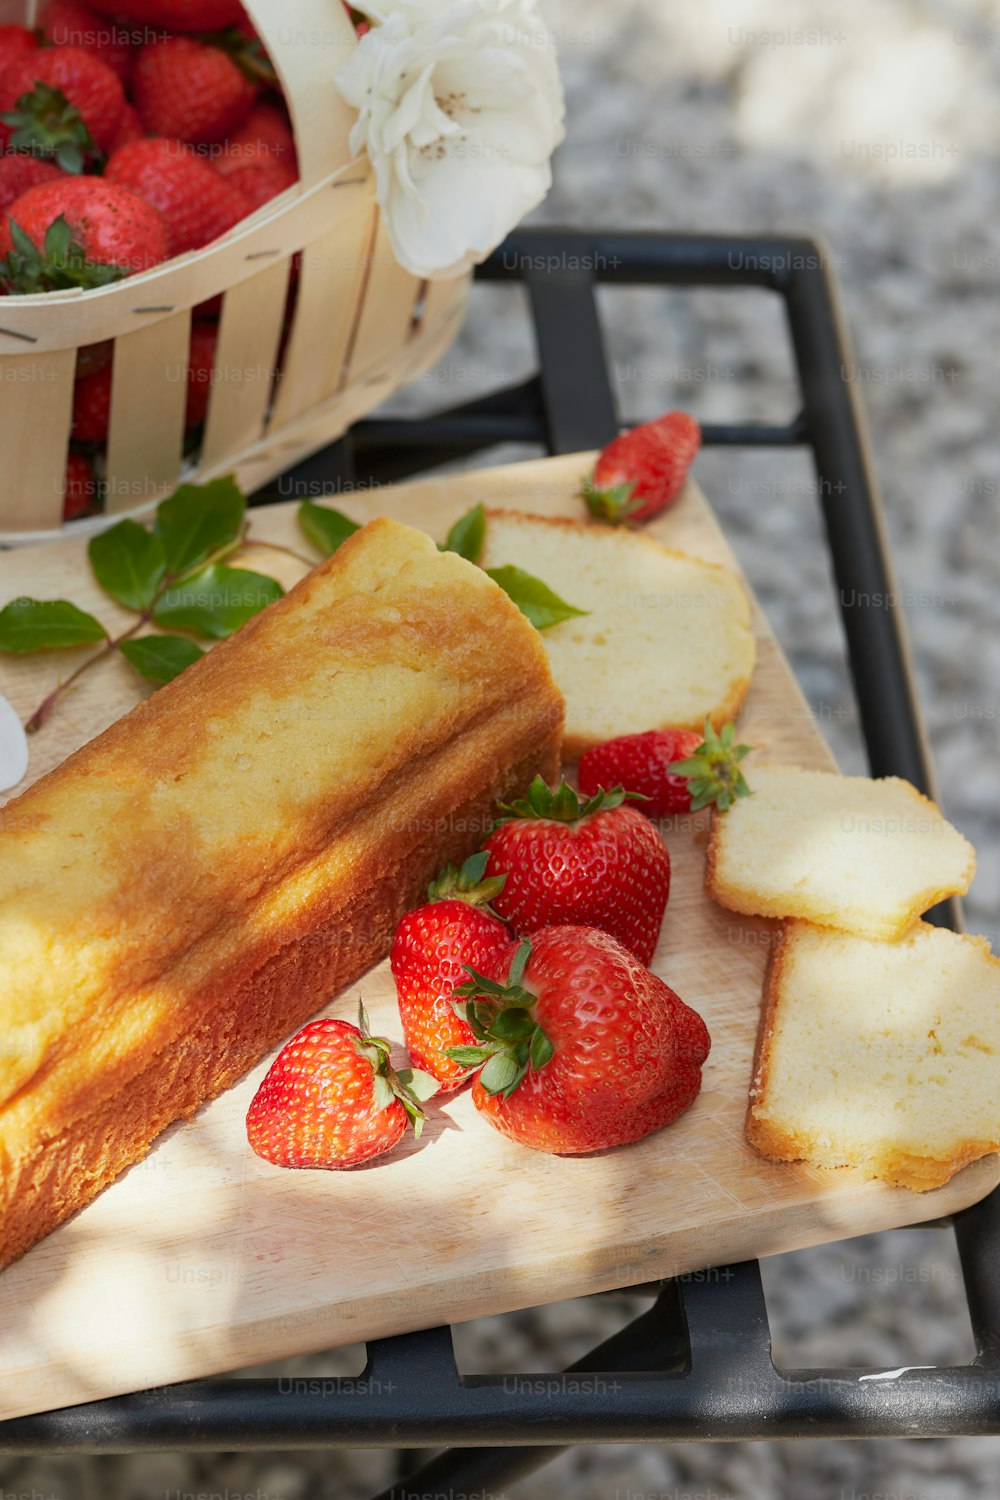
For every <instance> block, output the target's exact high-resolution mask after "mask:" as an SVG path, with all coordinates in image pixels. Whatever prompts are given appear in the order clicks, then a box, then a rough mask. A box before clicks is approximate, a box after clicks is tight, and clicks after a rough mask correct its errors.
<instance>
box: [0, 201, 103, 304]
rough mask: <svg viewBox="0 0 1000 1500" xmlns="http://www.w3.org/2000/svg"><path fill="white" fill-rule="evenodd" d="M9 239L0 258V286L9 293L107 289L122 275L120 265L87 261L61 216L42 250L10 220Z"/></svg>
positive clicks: (47, 231)
mask: <svg viewBox="0 0 1000 1500" xmlns="http://www.w3.org/2000/svg"><path fill="white" fill-rule="evenodd" d="M10 237H11V242H12V246H11V249H10V250H9V251H8V253H7V255H6V257H5V258H3V259H0V285H2V286H4V287H5V288H6V289H7V291H9V292H19V293H22V294H30V293H32V292H61V291H66V290H67V289H69V288H71V287H82V288H83V289H84V290H87V289H89V288H91V287H96V286H109V285H110V284H111V283H112V282H113V281H120V280H121V279H122V277H123V276H124V275H125V271H124V270H123V268H122V267H121V266H108V265H102V264H100V263H99V262H97V261H93V260H88V259H87V256H86V253H85V251H84V248H83V246H82V245H81V244H80V243H79V242H78V241H77V240H75V239H74V238H73V231H72V230H71V229H70V227H69V225H68V224H67V222H66V220H65V219H64V218H63V216H62V214H60V215H59V217H58V219H53V221H52V223H51V224H50V225H49V227H48V229H47V230H46V232H45V244H44V246H43V247H42V249H39V248H38V246H37V245H36V244H35V243H34V241H33V240H32V239H31V238H30V237H29V236H28V235H27V234H25V232H24V230H23V229H22V228H21V226H20V224H18V223H17V222H16V220H14V219H11V220H10Z"/></svg>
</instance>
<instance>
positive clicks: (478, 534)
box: [442, 505, 486, 563]
mask: <svg viewBox="0 0 1000 1500" xmlns="http://www.w3.org/2000/svg"><path fill="white" fill-rule="evenodd" d="M485 541H486V512H485V510H484V509H483V507H482V505H474V506H473V507H472V509H471V510H470V511H466V513H465V515H464V516H462V517H461V518H460V519H459V520H457V521H456V522H455V524H454V526H453V527H452V528H451V530H450V531H449V533H448V537H447V540H446V541H445V544H444V547H443V548H442V550H443V551H444V552H457V553H458V555H459V557H464V558H466V559H467V561H469V562H471V563H477V562H478V561H479V559H480V557H482V555H483V544H484V543H485Z"/></svg>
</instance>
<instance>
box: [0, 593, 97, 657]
mask: <svg viewBox="0 0 1000 1500" xmlns="http://www.w3.org/2000/svg"><path fill="white" fill-rule="evenodd" d="M107 637H108V632H107V631H106V630H105V628H104V626H103V625H102V624H101V622H100V620H95V619H94V616H93V615H88V614H85V613H84V611H83V610H82V609H77V607H76V605H75V604H69V603H68V602H67V601H66V600H65V599H52V600H48V601H45V602H42V601H39V600H38V599H14V600H12V601H11V603H10V604H8V605H7V607H6V609H2V610H0V651H12V652H14V653H15V654H16V655H18V656H27V655H28V654H29V653H31V652H32V651H61V650H65V649H66V648H67V647H69V646H87V645H90V644H92V643H93V642H94V641H104V640H107Z"/></svg>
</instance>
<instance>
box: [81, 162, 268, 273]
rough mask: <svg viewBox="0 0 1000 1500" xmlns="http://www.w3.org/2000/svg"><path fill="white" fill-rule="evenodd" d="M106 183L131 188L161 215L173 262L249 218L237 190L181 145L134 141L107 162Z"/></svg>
mask: <svg viewBox="0 0 1000 1500" xmlns="http://www.w3.org/2000/svg"><path fill="white" fill-rule="evenodd" d="M104 179H105V181H106V182H113V183H120V184H121V185H122V186H123V187H127V188H131V190H132V191H133V192H134V193H138V194H139V196H140V197H141V198H145V199H146V201H147V202H149V203H151V204H152V205H153V207H154V208H156V209H157V210H158V211H159V212H160V213H161V214H162V216H163V219H164V222H165V224H166V227H167V236H168V242H169V250H170V254H171V256H174V255H183V254H184V252H185V251H186V250H200V249H201V247H202V245H207V244H209V243H210V242H211V241H212V240H217V239H218V238H219V236H220V235H221V234H225V232H226V230H227V229H231V228H232V227H233V225H234V224H236V223H238V222H239V220H240V219H245V218H246V216H247V214H248V213H250V212H252V210H251V207H250V204H249V202H248V200H247V199H246V197H245V196H244V195H243V194H242V193H241V192H240V190H239V188H236V187H233V185H232V184H231V183H229V182H226V181H225V179H224V178H222V177H220V176H219V174H218V172H215V171H213V170H212V168H211V167H210V166H209V165H208V163H207V162H204V161H202V160H201V158H200V157H199V156H196V155H195V154H194V152H193V151H192V150H191V149H190V147H186V146H184V145H183V144H182V143H181V142H180V141H175V140H165V139H163V138H162V137H152V138H150V139H147V140H141V141H132V142H131V144H130V145H128V146H123V147H122V148H121V150H120V151H116V152H115V154H114V155H113V156H112V157H111V158H110V160H109V162H108V165H107V167H106V169H105V173H104Z"/></svg>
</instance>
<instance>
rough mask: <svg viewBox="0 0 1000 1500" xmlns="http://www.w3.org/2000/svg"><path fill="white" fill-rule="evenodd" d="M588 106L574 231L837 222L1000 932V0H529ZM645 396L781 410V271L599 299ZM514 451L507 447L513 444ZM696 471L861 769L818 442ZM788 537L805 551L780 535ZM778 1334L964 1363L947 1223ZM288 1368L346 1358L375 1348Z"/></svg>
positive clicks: (463, 1352) (582, 1464) (797, 1465)
mask: <svg viewBox="0 0 1000 1500" xmlns="http://www.w3.org/2000/svg"><path fill="white" fill-rule="evenodd" d="M543 8H544V9H545V10H546V13H547V14H548V16H549V18H550V22H551V24H552V25H553V27H554V29H555V31H556V33H557V37H558V40H559V43H560V47H561V50H562V56H563V62H564V72H565V77H566V82H567V88H568V95H569V104H570V131H569V140H568V143H567V145H566V146H565V147H564V148H563V150H562V151H561V153H560V157H559V164H558V173H557V178H558V180H557V183H556V188H555V191H554V192H553V194H552V197H551V199H550V200H549V202H548V204H547V205H546V206H545V208H544V209H543V210H542V211H541V212H540V213H539V214H538V215H537V216H536V217H537V218H538V219H539V220H540V221H544V222H550V223H560V224H569V225H587V224H602V225H609V226H611V225H615V226H622V225H626V226H633V227H639V226H642V227H676V228H701V229H705V230H717V231H735V230H781V231H806V232H810V233H816V232H818V233H820V234H821V235H823V236H824V237H825V239H826V241H827V244H828V246H829V253H830V255H831V258H832V261H833V264H834V266H835V268H836V270H837V273H838V275H839V278H840V281H841V285H842V288H843V292H844V298H845V303H846V308H847V312H848V316H849V320H850V322H851V325H852V327H853V330H854V335H855V341H856V359H855V362H854V367H853V368H852V371H851V373H852V376H853V378H855V379H856V380H858V381H859V382H860V383H861V384H862V386H863V393H864V396H865V399H866V402H867V406H868V411H869V415H870V419H871V425H872V429H873V435H874V441H875V451H876V456H877V460H878V467H879V472H880V476H881V480H882V484H883V488H884V493H885V501H886V508H887V515H888V526H889V533H890V537H891V542H892V547H893V551H894V555H895V558H896V563H897V569H898V573H899V578H900V587H901V589H902V591H903V593H904V595H905V598H906V602H907V605H908V616H909V623H910V630H911V634H912V640H913V646H914V652H915V657H916V665H917V672H918V676H919V682H920V688H921V691H922V695H923V701H924V704H925V707H926V710H927V714H928V719H929V724H930V730H931V736H932V741H933V747H934V751H935V755H936V757H937V763H938V767H939V771H940V775H941V785H942V789H943V801H944V805H945V807H946V809H947V811H948V813H949V814H950V815H951V816H952V817H953V818H954V820H955V821H956V822H957V823H958V824H959V826H960V827H961V828H962V829H963V830H964V832H965V833H966V834H968V836H969V837H970V838H972V839H973V840H974V842H975V843H976V844H977V846H978V850H979V874H978V876H977V878H976V882H975V886H974V888H973V891H972V894H971V897H970V899H969V901H968V903H967V919H968V925H969V928H970V930H972V931H977V932H985V933H987V934H989V935H990V936H991V937H992V938H993V940H994V942H996V940H997V939H998V938H1000V837H998V834H1000V757H998V755H997V741H996V724H997V719H998V717H1000V707H998V703H997V683H998V681H1000V630H998V625H1000V587H998V585H1000V563H998V560H997V551H996V548H995V547H994V546H990V542H991V540H992V538H993V537H994V536H995V535H996V530H997V521H998V506H1000V501H998V495H1000V439H998V437H997V434H996V430H995V427H994V424H993V422H992V419H991V417H990V415H989V411H990V405H989V392H990V390H991V387H992V385H993V383H994V377H995V368H996V365H995V360H996V354H995V351H996V346H997V342H998V334H1000V298H998V297H997V273H998V270H1000V212H998V208H1000V203H998V199H1000V175H998V172H997V167H996V163H995V161H994V160H993V159H992V158H991V155H990V153H989V148H988V146H987V145H986V144H984V143H988V142H990V140H991V139H992V138H994V137H995V134H996V129H997V126H998V124H1000V90H998V89H997V82H998V73H1000V5H998V4H996V3H986V0H980V3H959V0H953V3H948V0H940V3H935V0H927V3H919V0H883V3H882V4H881V5H878V6H872V5H871V4H870V3H865V0H836V3H835V0H799V3H798V4H797V5H796V6H795V7H794V8H793V7H791V6H789V5H787V4H782V3H781V0H731V3H727V0H700V3H699V5H698V6H697V7H694V6H691V5H676V4H675V5H667V4H666V3H665V0H631V3H629V0H625V3H621V4H619V5H618V6H617V7H611V6H609V5H608V4H607V3H598V0H543ZM517 295H518V294H516V293H508V292H505V291H501V290H499V289H490V290H486V289H484V290H483V291H482V292H481V293H479V294H477V297H476V299H475V303H474V307H473V312H472V315H471V318H470V321H469V324H468V327H467V329H466V331H465V333H464V335H463V337H462V340H461V343H460V345H459V347H458V349H457V350H456V352H455V354H454V355H453V357H452V358H451V359H450V360H449V361H448V363H447V365H446V366H445V367H443V368H442V370H440V371H438V372H436V373H435V374H434V375H433V376H431V377H428V378H426V379H425V380H424V381H423V382H421V386H420V389H419V390H418V391H417V392H416V393H411V394H409V395H408V396H407V397H406V398H405V399H403V400H401V401H400V402H399V403H398V404H400V405H403V406H406V407H409V408H411V409H412V408H413V407H414V406H417V405H423V406H428V407H433V406H435V405H444V404H448V403H449V402H451V401H454V400H458V399H462V397H463V395H468V396H472V395H478V394H481V393H482V392H483V391H484V390H486V389H488V388H490V387H491V386H496V385H501V384H504V383H506V382H508V381H510V380H511V379H512V378H514V377H516V376H518V375H522V374H526V373H527V372H528V371H529V370H530V368H531V364H532V351H531V347H530V339H529V335H528V334H527V331H526V327H525V325H524V323H523V320H519V319H518V318H516V317H513V316H511V315H510V314H511V307H510V302H509V300H508V299H509V298H510V297H516V296H517ZM606 306H607V311H608V314H609V316H608V318H607V329H608V342H609V348H610V352H611V355H612V357H613V360H614V363H615V368H616V374H617V377H618V389H619V398H620V403H621V409H622V412H623V414H624V415H625V416H627V417H643V416H651V415H654V414H655V413H656V412H658V411H660V410H662V409H664V408H666V407H668V406H670V405H673V404H681V405H684V406H687V407H688V408H689V409H691V410H692V411H694V412H695V413H696V414H697V415H699V416H703V417H705V418H711V419H714V420H724V419H726V418H728V417H736V416H745V417H755V416H760V417H768V418H772V419H773V418H774V417H775V416H776V415H780V414H787V415H791V414H792V412H793V410H794V388H793V384H792V381H791V377H790V370H791V364H790V357H789V350H788V346H787V341H786V339H785V336H784V331H783V328H782V326H781V322H780V318H779V315H778V311H777V309H776V308H775V307H774V306H773V305H772V303H771V300H770V299H769V298H768V297H767V295H766V294H764V293H761V294H759V295H758V294H752V295H751V294H740V295H738V296H729V295H726V294H724V293H699V294H684V295H678V296H669V295H665V294H662V293H656V294H654V293H652V292H643V291H635V292H628V293H619V294H614V295H611V296H609V297H608V298H607V304H606ZM507 456H510V455H507V454H503V455H499V454H498V455H494V457H495V458H498V457H507ZM698 475H699V478H700V479H701V482H702V484H703V485H704V487H705V489H706V490H707V491H708V493H709V495H710V496H711V498H712V499H713V501H714V503H715V505H716V507H717V509H718V511H719V513H720V515H721V517H722V518H723V521H724V523H725V526H726V528H727V531H728V533H729V536H730V538H731V539H732V541H733V543H734V544H735V546H736V548H737V550H738V551H739V553H740V556H741V558H742V560H743V562H744V565H745V566H746V568H747V571H748V573H749V575H750V577H751V579H752V580H753V582H754V584H755V586H756V587H757V589H758V591H759V593H760V595H761V597H762V600H763V602H764V604H765V607H766V609H767V611H768V614H769V616H770V618H771V620H772V622H773V624H774V626H775V628H776V630H777V631H778V633H779V635H780V637H781V639H782V641H783V643H784V645H785V648H786V650H787V651H788V653H789V655H790V657H791V658H792V661H793V663H794V665H795V667H796V670H797V672H798V674H799V677H800V680H801V681H802V683H803V685H804V687H805V689H806V691H807V693H808V694H809V697H810V699H811V701H812V703H813V705H814V708H815V709H816V711H817V714H818V717H819V720H820V724H821V726H822V728H823V730H824V732H825V733H826V734H827V735H828V737H829V739H830V742H831V744H832V745H833V747H834V749H835V751H836V753H837V755H838V757H839V759H840V762H841V765H842V766H843V767H844V768H845V769H847V770H862V769H864V758H863V752H862V750H861V747H860V743H859V738H858V733H857V723H856V715H855V710H854V705H853V701H852V698H851V693H850V687H849V681H848V678H847V674H846V672H845V669H844V665H843V656H842V640H841V634H840V627H839V623H838V618H837V611H836V606H835V599H834V595H833V591H832V589H831V587H830V582H829V576H828V572H827V568H826V564H825V559H824V554H823V550H822V547H821V545H820V532H819V524H818V519H817V507H816V504H815V492H814V490H815V487H814V484H813V481H812V476H811V474H810V472H809V468H808V465H807V463H806V462H805V461H804V460H803V459H801V458H792V459H789V458H787V457H786V458H782V457H780V456H773V455H768V454H766V453H753V454H747V453H740V452H724V453H709V454H706V455H704V456H703V457H702V458H701V459H700V460H699V465H698ZM790 559H794V567H792V566H790V565H789V560H790ZM764 1269H765V1281H766V1286H767V1291H768V1299H769V1307H770V1310H771V1316H772V1322H773V1325H774V1328H775V1339H776V1355H777V1357H778V1359H779V1361H780V1362H784V1363H787V1364H790V1365H796V1364H799V1365H806V1364H810V1363H830V1364H837V1363H841V1364H848V1363H866V1362H871V1363H872V1364H886V1365H897V1364H905V1363H924V1364H927V1363H949V1362H952V1363H954V1362H957V1361H963V1360H965V1359H967V1358H968V1357H969V1355H970V1352H971V1336H970V1330H969V1327H968V1322H967V1318H966V1316H965V1313H964V1298H963V1295H962V1290H961V1281H960V1276H959V1273H958V1267H957V1260H956V1257H955V1251H954V1241H953V1237H952V1236H951V1234H950V1231H942V1230H920V1231H907V1232H896V1233H893V1234H891V1235H880V1236H870V1237H867V1238H866V1239H864V1240H858V1241H853V1242H850V1243H849V1244H846V1245H840V1246H836V1247H830V1248H826V1249H822V1250H816V1251H810V1252H805V1253H800V1254H796V1255H791V1256H783V1257H780V1258H776V1259H774V1260H772V1261H769V1262H766V1263H765V1267H764ZM643 1305H645V1304H644V1303H643V1302H642V1301H641V1299H639V1298H637V1297H635V1296H631V1295H620V1294H616V1295H614V1296H607V1297H603V1298H598V1299H590V1300H588V1301H587V1302H582V1301H575V1302H569V1303H564V1304H560V1305H559V1306H558V1307H556V1308H552V1309H547V1310H545V1311H544V1312H538V1313H525V1314H520V1315H517V1316H514V1317H510V1318H505V1319H487V1320H483V1321H482V1322H481V1323H476V1324H470V1325H466V1326H465V1327H464V1328H462V1329H461V1330H460V1331H459V1337H458V1346H459V1357H460V1363H461V1364H462V1366H463V1368H466V1369H474V1370H481V1371H485V1370H509V1371H522V1372H527V1371H531V1370H540V1371H541V1370H553V1369H558V1368H560V1367H561V1365H562V1364H564V1363H565V1362H566V1361H567V1360H570V1359H573V1358H575V1357H577V1356H578V1355H579V1354H581V1353H582V1352H583V1351H584V1350H585V1348H586V1347H588V1345H590V1344H591V1343H593V1342H596V1341H597V1340H598V1339H600V1338H603V1337H606V1336H607V1335H608V1334H609V1333H611V1332H613V1331H614V1329H615V1328H616V1327H618V1326H620V1324H621V1323H622V1322H624V1321H625V1320H626V1319H627V1318H628V1317H630V1316H633V1315H634V1314H635V1312H636V1311H638V1310H639V1309H640V1308H641V1307H642V1306H643ZM353 1359H354V1364H353V1365H352V1356H350V1355H348V1356H346V1357H345V1356H344V1355H324V1356H316V1357H314V1358H311V1359H308V1360H302V1361H296V1362H294V1363H290V1364H286V1365H283V1366H281V1367H280V1368H281V1369H282V1370H284V1371H294V1372H295V1373H329V1372H332V1371H334V1370H336V1369H340V1370H343V1371H344V1372H345V1373H350V1371H351V1370H352V1368H353V1369H356V1368H357V1364H356V1360H357V1356H356V1355H355V1356H353ZM393 1477H394V1470H393V1460H392V1458H391V1456H390V1455H386V1454H380V1453H360V1454H334V1455H332V1456H324V1455H316V1456H302V1455H297V1456H296V1455H283V1454H272V1455H256V1456H239V1455H217V1456H214V1455H213V1456H205V1457H199V1458H194V1459H191V1458H185V1457H182V1456H178V1455H162V1456H155V1455H154V1456H149V1455H146V1456H140V1457H130V1458H120V1459H108V1460H100V1461H89V1462H85V1463H81V1462H79V1461H76V1460H60V1461H55V1460H52V1461H41V1460H36V1461H24V1462H16V1463H15V1462H7V1463H0V1494H3V1495H4V1496H6V1494H7V1492H11V1491H13V1492H15V1493H18V1492H24V1491H27V1492H28V1493H29V1494H32V1500H35V1496H38V1497H41V1496H43V1495H44V1496H51V1497H58V1500H64V1497H65V1500H69V1497H76V1496H80V1497H81V1500H91V1497H94V1500H96V1497H98V1496H100V1497H105V1496H106V1497H109V1500H119V1497H121V1500H126V1497H128V1500H132V1497H135V1500H145V1497H151V1500H152V1497H158V1500H173V1497H174V1496H177V1494H178V1492H180V1494H181V1495H183V1494H184V1493H188V1494H192V1493H197V1492H202V1493H204V1492H215V1493H216V1494H218V1493H222V1494H225V1493H227V1492H228V1496H229V1497H230V1500H234V1497H235V1496H236V1495H237V1494H243V1493H246V1492H250V1493H252V1494H254V1495H255V1496H257V1497H258V1500H263V1497H265V1496H267V1497H273V1500H298V1497H310V1500H311V1497H327V1496H329V1497H333V1496H344V1497H353V1496H358V1497H363V1496H365V1495H368V1494H370V1493H372V1492H373V1491H375V1490H376V1489H378V1488H379V1487H380V1486H382V1485H384V1484H387V1483H389V1482H390V1481H391V1480H392V1478H393ZM998 1488H1000V1438H998V1439H981V1440H976V1441H969V1440H954V1441H936V1442H923V1443H921V1442H916V1441H914V1442H909V1441H906V1442H857V1443H850V1444H834V1443H828V1442H816V1441H813V1442H801V1443H795V1444H777V1443H759V1444H735V1445H729V1446H723V1445H715V1444H693V1445H688V1446H683V1447H681V1446H678V1447H674V1448H672V1449H658V1448H654V1447H644V1446H630V1447H615V1448H607V1449H577V1450H575V1451H574V1452H572V1453H570V1454H567V1455H566V1456H565V1457H563V1458H561V1459H560V1460H558V1461H557V1463H556V1464H554V1465H553V1466H552V1467H550V1468H549V1469H547V1470H544V1471H542V1473H540V1474H539V1475H538V1476H536V1477H535V1478H533V1479H529V1480H527V1481H525V1482H523V1483H522V1484H521V1485H520V1486H518V1487H517V1489H516V1495H517V1496H519V1497H523V1500H542V1497H546V1496H552V1495H559V1494H568V1493H572V1494H573V1495H574V1496H576V1497H579V1500H640V1497H642V1500H645V1497H649V1496H656V1497H657V1500H682V1497H684V1496H690V1497H697V1500H728V1497H734V1500H771V1497H774V1496H789V1497H794V1500H821V1497H822V1500H828V1497H831V1496H833V1497H840V1500H847V1497H850V1500H864V1497H865V1496H874V1495H881V1496H882V1497H883V1500H965V1497H972V1496H979V1495H990V1494H996V1493H997V1492H998Z"/></svg>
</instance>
